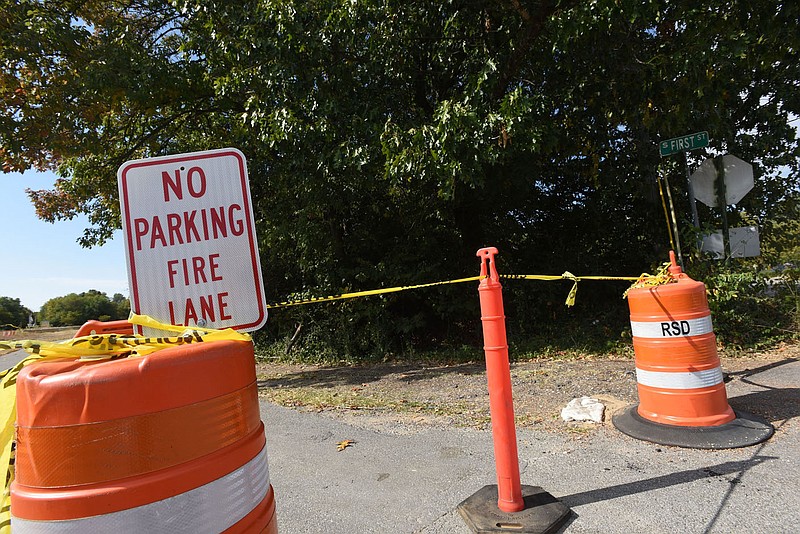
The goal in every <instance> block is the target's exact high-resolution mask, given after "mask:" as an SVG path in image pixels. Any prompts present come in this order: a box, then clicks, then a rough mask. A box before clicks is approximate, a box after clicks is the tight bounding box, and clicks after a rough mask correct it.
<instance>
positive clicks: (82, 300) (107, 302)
mask: <svg viewBox="0 0 800 534" xmlns="http://www.w3.org/2000/svg"><path fill="white" fill-rule="evenodd" d="M129 313H130V303H129V302H128V299H126V298H125V297H124V296H123V295H122V294H120V293H115V294H114V296H113V297H112V298H110V299H109V298H108V296H107V295H106V294H105V293H102V292H100V291H96V290H94V289H90V290H89V291H86V292H84V293H70V294H69V295H65V296H63V297H56V298H52V299H50V300H48V301H47V302H45V303H44V305H43V306H42V309H41V311H40V312H39V315H38V319H39V322H40V323H41V322H42V321H47V322H49V323H50V325H51V326H73V325H81V324H83V323H85V322H86V321H89V320H99V321H115V320H118V319H127V318H128V315H129Z"/></svg>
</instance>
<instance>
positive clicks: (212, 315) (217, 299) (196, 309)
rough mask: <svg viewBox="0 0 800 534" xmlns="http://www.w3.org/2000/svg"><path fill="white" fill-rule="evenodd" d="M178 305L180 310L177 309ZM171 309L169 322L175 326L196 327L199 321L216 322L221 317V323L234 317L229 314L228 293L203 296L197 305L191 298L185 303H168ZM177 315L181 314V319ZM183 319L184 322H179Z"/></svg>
mask: <svg viewBox="0 0 800 534" xmlns="http://www.w3.org/2000/svg"><path fill="white" fill-rule="evenodd" d="M176 305H177V306H178V308H177V309H176ZM167 308H168V309H169V320H170V323H171V324H174V325H184V326H192V325H196V324H197V321H198V320H199V319H205V320H206V321H207V322H208V321H216V320H217V317H219V320H220V321H227V320H229V319H232V318H233V317H232V316H231V315H230V314H229V313H228V312H227V308H228V292H227V291H223V292H221V293H217V294H216V295H214V294H210V295H202V296H200V298H199V300H198V302H197V303H195V301H193V300H192V299H191V298H187V299H186V300H185V301H184V302H177V303H176V302H173V301H169V302H167ZM177 314H181V316H182V317H179V316H178V315H177ZM179 318H181V319H183V322H178V319H179Z"/></svg>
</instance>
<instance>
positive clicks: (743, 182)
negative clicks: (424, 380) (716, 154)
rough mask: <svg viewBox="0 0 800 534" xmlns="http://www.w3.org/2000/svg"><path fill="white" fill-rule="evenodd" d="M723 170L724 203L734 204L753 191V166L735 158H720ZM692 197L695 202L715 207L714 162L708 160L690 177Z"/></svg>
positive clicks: (726, 156) (725, 156) (715, 174)
mask: <svg viewBox="0 0 800 534" xmlns="http://www.w3.org/2000/svg"><path fill="white" fill-rule="evenodd" d="M722 164H723V167H724V169H725V203H726V204H736V203H737V202H739V201H740V200H742V199H743V198H744V196H745V195H746V194H747V193H748V192H750V190H751V189H753V185H754V182H753V166H752V165H750V164H749V163H747V162H746V161H742V160H741V159H739V158H737V157H736V156H732V155H730V154H725V155H724V156H722ZM690 178H691V180H692V187H693V188H694V196H695V198H696V199H697V200H699V201H700V202H702V203H703V204H705V205H706V206H709V207H711V208H715V207H717V191H716V188H715V187H714V182H716V180H717V168H716V167H715V165H714V160H713V159H711V158H709V159H706V160H705V161H703V163H701V164H700V167H698V168H697V170H696V171H694V173H693V174H692V175H691V177H690Z"/></svg>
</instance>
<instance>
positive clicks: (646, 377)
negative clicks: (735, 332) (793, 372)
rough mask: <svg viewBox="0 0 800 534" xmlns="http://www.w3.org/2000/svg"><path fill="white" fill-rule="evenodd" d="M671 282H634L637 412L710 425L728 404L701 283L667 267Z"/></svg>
mask: <svg viewBox="0 0 800 534" xmlns="http://www.w3.org/2000/svg"><path fill="white" fill-rule="evenodd" d="M670 273H671V274H672V276H673V278H674V279H675V280H677V283H672V284H666V285H659V286H650V287H647V288H634V289H632V290H631V291H630V292H629V293H628V305H629V306H630V310H631V330H632V332H633V349H634V352H635V354H636V379H637V383H638V390H639V415H641V416H642V417H644V418H645V419H649V420H650V421H655V422H657V423H663V424H667V425H682V426H713V425H721V424H724V423H727V422H729V421H732V420H733V419H735V418H736V416H735V415H734V413H733V410H732V409H731V407H730V406H729V405H728V398H727V395H726V393H725V384H724V383H723V380H722V369H721V368H720V363H719V356H718V355H717V342H716V337H715V336H714V331H713V328H712V325H711V311H710V310H709V309H708V301H707V299H706V286H705V285H704V284H703V283H702V282H697V281H695V280H692V279H691V278H689V277H688V276H687V275H686V274H684V273H682V272H681V269H680V267H678V266H677V265H676V266H675V267H670Z"/></svg>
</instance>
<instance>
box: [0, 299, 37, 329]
mask: <svg viewBox="0 0 800 534" xmlns="http://www.w3.org/2000/svg"><path fill="white" fill-rule="evenodd" d="M30 317H31V311H30V310H29V309H28V308H26V307H25V306H23V305H22V303H21V302H20V301H19V299H15V298H11V297H0V330H6V329H9V328H23V327H24V326H25V325H27V324H28V319H29V318H30Z"/></svg>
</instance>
